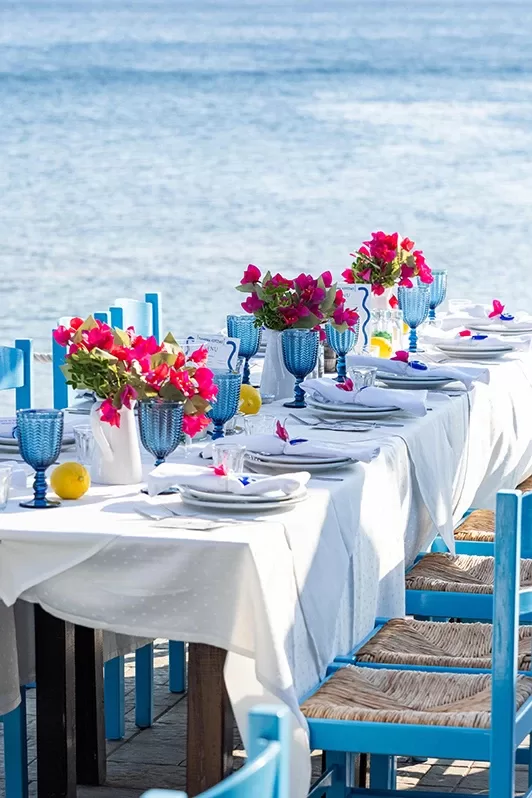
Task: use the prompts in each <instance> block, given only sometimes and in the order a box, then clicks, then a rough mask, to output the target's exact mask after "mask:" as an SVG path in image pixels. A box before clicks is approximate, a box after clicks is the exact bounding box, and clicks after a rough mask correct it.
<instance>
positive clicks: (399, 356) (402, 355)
mask: <svg viewBox="0 0 532 798" xmlns="http://www.w3.org/2000/svg"><path fill="white" fill-rule="evenodd" d="M390 360H400V361H401V363H408V352H406V351H405V350H404V349H399V350H398V351H397V352H396V353H395V355H394V356H393V357H391V358H390Z"/></svg>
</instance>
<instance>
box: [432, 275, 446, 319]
mask: <svg viewBox="0 0 532 798" xmlns="http://www.w3.org/2000/svg"><path fill="white" fill-rule="evenodd" d="M446 294H447V271H446V270H445V269H437V270H436V271H433V272H432V282H431V284H430V299H429V308H430V310H429V324H436V308H437V307H438V306H439V305H441V303H442V302H443V300H444V299H445V295H446Z"/></svg>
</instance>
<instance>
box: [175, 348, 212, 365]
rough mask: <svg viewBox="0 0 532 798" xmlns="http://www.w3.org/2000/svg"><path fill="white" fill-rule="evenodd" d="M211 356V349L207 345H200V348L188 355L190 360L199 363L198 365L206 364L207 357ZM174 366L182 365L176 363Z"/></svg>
mask: <svg viewBox="0 0 532 798" xmlns="http://www.w3.org/2000/svg"><path fill="white" fill-rule="evenodd" d="M208 357H209V350H208V349H207V347H206V346H200V347H199V349H195V350H194V351H193V352H192V354H190V355H189V356H188V359H189V360H192V362H193V363H197V364H198V365H202V366H203V365H205V363H206V362H207V358H208ZM174 368H180V366H178V365H177V363H175V365H174Z"/></svg>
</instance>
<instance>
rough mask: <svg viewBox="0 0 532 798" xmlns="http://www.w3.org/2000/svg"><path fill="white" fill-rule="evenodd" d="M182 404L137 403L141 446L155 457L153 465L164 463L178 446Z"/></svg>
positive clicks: (153, 401) (150, 400) (181, 421)
mask: <svg viewBox="0 0 532 798" xmlns="http://www.w3.org/2000/svg"><path fill="white" fill-rule="evenodd" d="M184 407H185V405H184V404H183V402H164V401H162V400H161V399H149V400H148V401H146V402H139V405H138V409H139V415H138V418H139V432H140V440H141V441H142V445H143V446H144V448H145V449H146V451H147V452H150V454H152V455H153V456H154V457H155V465H156V466H159V465H161V463H164V461H165V460H166V458H167V457H168V455H169V454H172V452H173V451H175V450H176V449H177V447H178V446H179V441H180V439H181V428H182V426H183V410H184Z"/></svg>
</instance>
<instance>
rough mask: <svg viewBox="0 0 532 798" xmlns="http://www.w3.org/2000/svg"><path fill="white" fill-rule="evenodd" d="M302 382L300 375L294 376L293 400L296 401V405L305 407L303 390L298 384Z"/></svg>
mask: <svg viewBox="0 0 532 798" xmlns="http://www.w3.org/2000/svg"><path fill="white" fill-rule="evenodd" d="M302 382H303V378H302V377H297V378H296V384H295V385H294V400H295V401H296V403H297V406H298V407H306V406H307V405H306V402H305V391H304V390H303V388H301V387H300V384H301V383H302Z"/></svg>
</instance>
